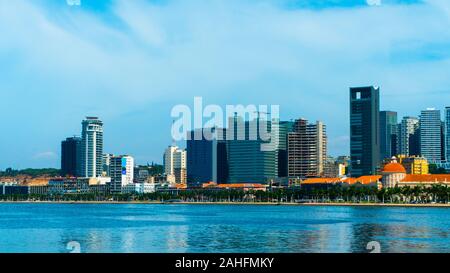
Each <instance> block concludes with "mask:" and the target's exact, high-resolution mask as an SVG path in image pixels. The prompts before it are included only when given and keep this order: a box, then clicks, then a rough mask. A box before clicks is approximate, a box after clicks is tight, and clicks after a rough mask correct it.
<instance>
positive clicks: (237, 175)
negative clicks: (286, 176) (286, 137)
mask: <svg viewBox="0 0 450 273" xmlns="http://www.w3.org/2000/svg"><path fill="white" fill-rule="evenodd" d="M278 126H279V121H267V120H265V119H263V118H261V117H258V118H257V119H255V120H251V121H243V119H242V118H240V117H234V118H232V119H231V122H230V123H229V128H228V131H227V148H228V163H229V183H265V184H270V183H272V182H274V181H275V180H276V179H277V177H278V143H279V141H278V138H279V128H278ZM261 128H262V129H263V130H261ZM266 134H267V136H266ZM262 136H263V137H262ZM266 137H267V138H266Z"/></svg>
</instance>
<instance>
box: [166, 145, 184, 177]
mask: <svg viewBox="0 0 450 273" xmlns="http://www.w3.org/2000/svg"><path fill="white" fill-rule="evenodd" d="M186 160H187V154H186V150H183V149H180V148H179V147H178V146H175V145H172V146H169V147H168V148H167V149H166V151H165V152H164V172H165V174H166V175H167V180H168V181H169V182H175V183H177V184H186V176H187V174H186V167H187V165H186Z"/></svg>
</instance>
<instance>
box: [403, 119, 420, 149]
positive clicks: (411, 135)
mask: <svg viewBox="0 0 450 273" xmlns="http://www.w3.org/2000/svg"><path fill="white" fill-rule="evenodd" d="M398 140H399V142H398V146H399V149H398V154H400V155H405V156H418V155H419V154H420V146H419V145H420V143H419V142H420V141H419V140H420V134H419V119H418V118H415V117H404V118H403V119H402V122H401V123H400V124H399V130H398Z"/></svg>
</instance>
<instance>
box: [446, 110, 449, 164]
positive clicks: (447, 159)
mask: <svg viewBox="0 0 450 273" xmlns="http://www.w3.org/2000/svg"><path fill="white" fill-rule="evenodd" d="M445 159H446V161H447V163H450V106H449V107H446V108H445Z"/></svg>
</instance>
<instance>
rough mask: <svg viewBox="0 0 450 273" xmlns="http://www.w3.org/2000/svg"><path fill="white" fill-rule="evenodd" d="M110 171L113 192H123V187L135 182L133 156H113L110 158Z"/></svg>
mask: <svg viewBox="0 0 450 273" xmlns="http://www.w3.org/2000/svg"><path fill="white" fill-rule="evenodd" d="M109 172H110V176H111V183H110V191H111V192H112V193H121V192H122V187H126V186H127V185H130V184H133V180H134V159H133V157H131V156H127V155H121V156H112V157H111V158H110V166H109Z"/></svg>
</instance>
